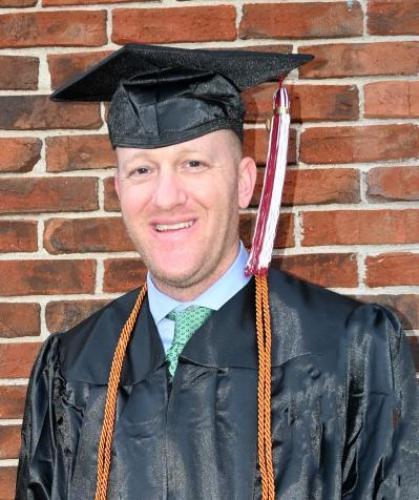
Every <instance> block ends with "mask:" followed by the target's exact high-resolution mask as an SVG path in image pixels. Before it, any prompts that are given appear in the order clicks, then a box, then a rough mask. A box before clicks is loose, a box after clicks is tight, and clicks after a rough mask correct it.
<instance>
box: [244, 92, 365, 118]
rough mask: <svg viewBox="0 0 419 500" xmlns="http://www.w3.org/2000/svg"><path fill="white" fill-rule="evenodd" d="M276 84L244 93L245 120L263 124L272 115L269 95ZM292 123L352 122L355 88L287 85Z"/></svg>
mask: <svg viewBox="0 0 419 500" xmlns="http://www.w3.org/2000/svg"><path fill="white" fill-rule="evenodd" d="M275 89H276V84H265V85H260V86H258V87H256V88H253V89H249V90H246V91H245V92H244V93H243V99H244V102H245V105H246V115H245V121H247V122H265V121H266V120H267V118H270V117H271V115H272V96H273V94H274V92H275ZM287 89H288V92H289V95H290V98H291V118H292V121H316V120H322V121H324V120H331V121H339V120H356V119H358V116H359V111H358V108H359V102H358V89H357V87H356V86H355V85H291V86H288V87H287Z"/></svg>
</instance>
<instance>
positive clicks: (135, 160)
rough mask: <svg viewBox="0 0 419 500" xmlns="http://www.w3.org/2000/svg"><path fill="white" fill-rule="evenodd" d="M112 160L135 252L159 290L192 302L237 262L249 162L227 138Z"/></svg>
mask: <svg viewBox="0 0 419 500" xmlns="http://www.w3.org/2000/svg"><path fill="white" fill-rule="evenodd" d="M116 152H117V158H118V170H117V173H116V176H115V187H116V190H117V193H118V196H119V198H120V202H121V210H122V214H123V218H124V221H125V224H126V226H127V228H128V232H129V234H130V236H131V238H132V240H133V242H134V244H135V247H136V248H137V250H138V251H139V253H140V255H141V257H142V258H143V260H144V262H145V264H146V265H147V266H148V268H149V269H150V271H151V273H152V275H153V278H154V281H155V282H156V285H157V286H158V287H159V288H160V289H161V290H163V291H166V292H169V293H170V294H171V295H173V296H176V297H178V298H180V299H184V300H187V299H190V298H193V297H194V296H196V295H198V294H199V293H200V292H202V291H203V290H205V289H206V288H207V287H208V286H210V285H211V284H212V283H213V282H214V281H216V280H217V278H219V277H220V276H221V275H222V274H223V273H224V272H225V271H226V270H227V268H228V267H229V265H230V264H231V263H232V261H233V260H234V257H235V256H236V253H237V249H238V225H239V209H240V208H245V207H247V206H248V204H249V202H250V199H251V196H252V193H253V188H254V185H255V180H256V165H255V162H254V161H253V160H252V159H251V158H249V157H245V158H242V155H241V143H240V141H239V139H238V137H237V135H236V134H235V133H234V132H233V131H231V130H217V131H215V132H211V133H209V134H205V135H203V136H200V137H198V138H195V139H193V140H190V141H187V142H182V143H179V144H174V145H171V146H166V147H161V148H155V149H141V148H122V147H117V149H116Z"/></svg>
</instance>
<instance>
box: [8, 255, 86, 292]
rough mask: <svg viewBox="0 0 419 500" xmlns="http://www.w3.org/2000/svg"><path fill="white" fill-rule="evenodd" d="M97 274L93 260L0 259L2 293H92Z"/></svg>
mask: <svg viewBox="0 0 419 500" xmlns="http://www.w3.org/2000/svg"><path fill="white" fill-rule="evenodd" d="M95 273H96V262H95V261H94V260H20V261H15V260H12V261H10V260H9V261H0V276H7V279H6V280H2V281H0V295H3V296H13V295H51V294H64V293H92V292H93V291H94V289H95Z"/></svg>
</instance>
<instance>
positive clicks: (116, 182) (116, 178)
mask: <svg viewBox="0 0 419 500" xmlns="http://www.w3.org/2000/svg"><path fill="white" fill-rule="evenodd" d="M120 182H121V180H120V179H119V170H118V167H117V169H116V171H115V175H114V176H113V185H114V187H115V191H116V194H117V195H118V198H119V199H120V198H121V197H120V195H119V193H120Z"/></svg>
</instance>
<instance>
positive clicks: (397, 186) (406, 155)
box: [0, 0, 419, 500]
mask: <svg viewBox="0 0 419 500" xmlns="http://www.w3.org/2000/svg"><path fill="white" fill-rule="evenodd" d="M418 12H419V1H418V0H360V1H356V0H347V1H336V0H334V1H330V2H329V1H318V2H315V1H314V2H309V1H304V0H298V1H290V0H284V1H278V0H277V1H276V2H273V3H264V2H263V1H261V0H255V1H251V0H237V1H232V0H230V1H229V0H224V1H219V0H193V1H181V0H161V1H137V2H135V3H132V2H131V3H130V2H129V1H126V2H118V1H114V2H112V0H109V1H107V0H96V1H94V0H0V500H5V499H9V498H12V497H13V485H14V477H15V467H16V463H17V460H16V457H17V453H18V446H19V425H20V422H21V416H22V406H23V399H24V393H25V386H26V383H27V377H28V375H29V371H30V367H31V364H32V362H33V360H34V356H35V354H36V352H37V349H38V348H39V345H40V342H41V341H42V340H43V339H45V338H46V337H47V336H48V335H49V333H50V332H54V331H59V330H63V329H66V328H68V327H70V326H71V325H73V324H75V323H77V322H78V321H80V320H81V319H82V318H84V317H85V316H86V315H88V314H90V313H91V312H93V311H94V310H95V309H97V308H98V307H100V306H102V305H103V304H104V303H106V302H107V301H109V300H110V299H112V298H114V297H116V296H118V295H119V294H120V293H122V292H124V291H126V290H128V289H130V288H133V287H136V286H138V285H139V284H140V283H141V282H142V281H143V279H144V276H145V269H144V267H143V266H142V265H141V263H140V262H139V260H138V259H137V257H136V255H135V252H134V251H133V248H132V245H131V243H130V242H129V241H128V239H127V236H126V233H125V230H124V228H123V226H122V224H121V220H120V216H119V212H118V202H117V199H116V196H115V193H114V191H113V186H112V168H113V167H114V165H115V159H114V155H113V153H112V150H111V148H110V146H109V144H108V142H107V138H106V127H105V125H104V115H105V108H104V106H103V105H98V104H56V103H52V102H50V101H49V100H48V94H49V93H50V92H51V90H52V89H54V88H56V87H57V86H58V85H60V84H61V83H62V82H63V81H64V80H66V79H67V78H69V77H70V76H72V75H74V74H76V73H77V72H79V71H80V70H82V69H84V68H86V67H87V66H89V65H90V64H92V63H93V62H95V61H97V60H98V59H100V58H102V57H103V56H104V55H105V54H107V53H109V52H110V51H112V50H113V49H115V48H117V47H119V46H120V45H121V44H124V43H126V42H152V43H174V44H178V45H179V46H186V47H193V46H198V47H258V48H259V49H263V50H281V51H288V52H300V53H311V54H314V55H315V56H316V58H315V60H314V61H313V62H311V63H310V64H308V65H306V66H305V67H304V68H302V69H301V71H300V72H299V74H298V73H297V72H295V74H294V73H293V74H292V75H291V76H290V78H288V87H289V89H290V93H291V96H292V106H293V125H292V129H293V130H292V134H291V145H290V167H289V170H288V174H287V179H286V186H285V194H284V203H285V208H284V211H283V215H282V216H281V220H280V228H279V235H278V237H277V240H276V250H275V265H279V266H280V267H281V268H283V269H286V270H287V271H289V272H291V273H293V274H295V275H298V276H301V277H303V278H305V279H307V280H309V281H312V282H315V283H320V284H321V285H324V286H326V287H330V288H333V289H335V290H337V291H339V292H341V293H345V294H349V295H353V296H358V297H361V298H362V299H363V300H367V301H371V300H374V301H379V302H382V303H384V304H387V305H389V306H392V307H394V308H395V309H396V310H397V311H398V312H399V314H400V317H401V319H402V321H403V324H404V326H405V328H406V330H407V333H408V335H409V340H410V342H411V345H412V348H413V351H414V355H415V361H416V364H417V366H418V369H419V246H418V243H419V207H418V201H419V166H418V156H419V152H418V151H419V132H418V125H419V120H418V118H419V104H418V103H419V80H418V77H417V73H418V68H419V36H418V35H419V19H418ZM272 88H273V86H272V85H262V86H260V87H259V88H257V89H255V90H251V91H248V92H246V93H245V95H244V98H245V101H246V104H247V116H246V121H247V126H246V136H245V148H246V152H247V153H249V154H252V155H254V156H255V157H256V159H257V163H258V165H259V166H260V170H261V171H260V179H259V182H258V189H257V192H256V193H255V196H254V198H253V200H252V207H253V208H252V209H250V210H249V211H247V212H246V213H245V214H243V217H242V222H241V231H242V237H243V239H244V240H245V242H247V243H249V242H250V239H251V231H252V227H253V224H254V218H255V214H254V207H255V206H256V204H257V201H258V197H259V195H260V184H261V179H262V174H263V163H264V158H265V154H266V145H267V140H266V133H265V129H264V122H265V120H266V118H267V117H268V116H269V113H270V100H271V93H272Z"/></svg>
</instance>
